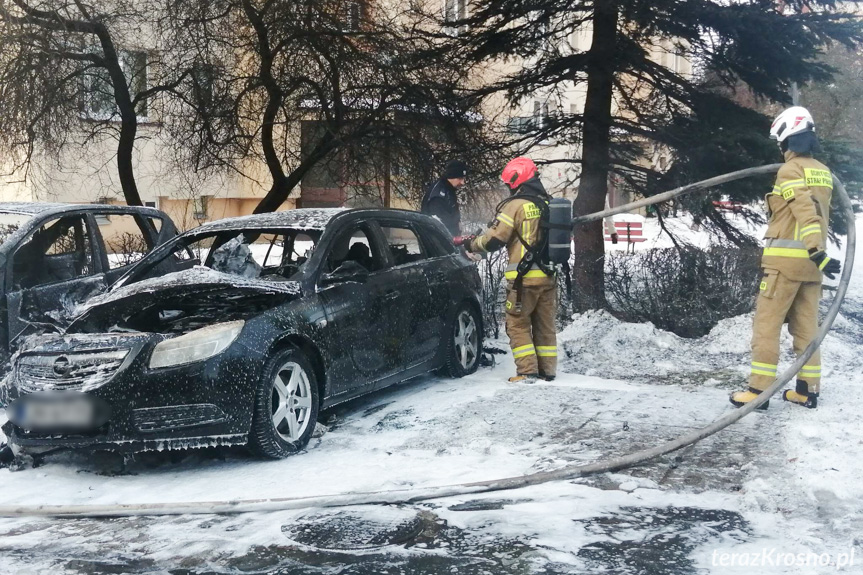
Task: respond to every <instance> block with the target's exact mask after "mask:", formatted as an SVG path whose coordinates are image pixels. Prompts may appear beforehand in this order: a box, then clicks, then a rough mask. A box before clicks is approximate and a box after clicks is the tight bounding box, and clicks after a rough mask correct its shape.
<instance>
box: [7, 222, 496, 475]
mask: <svg viewBox="0 0 863 575" xmlns="http://www.w3.org/2000/svg"><path fill="white" fill-rule="evenodd" d="M168 258H192V261H193V262H194V266H193V267H191V268H190V269H187V270H184V271H180V272H176V273H171V274H168V275H165V276H162V277H160V278H156V279H143V280H142V279H141V278H142V277H144V276H146V275H148V274H150V273H151V271H152V270H153V269H154V268H156V267H158V266H159V265H162V263H163V262H164V261H165V260H166V259H168ZM479 291H480V279H479V275H478V273H477V271H476V269H475V267H474V266H473V265H472V264H471V262H470V261H468V260H467V259H466V258H465V257H464V256H463V255H461V253H460V252H459V251H458V250H457V249H456V248H455V247H454V246H453V244H452V241H451V239H450V237H449V236H448V235H447V232H446V229H445V228H444V227H443V226H442V224H441V223H440V222H439V221H437V220H435V219H432V218H429V217H427V216H424V215H422V214H419V213H416V212H408V211H400V210H375V209H356V210H339V209H317V210H316V209H297V210H290V211H286V212H277V213H273V214H263V215H257V216H247V217H240V218H232V219H226V220H221V221H218V222H213V223H209V224H205V225H203V226H201V227H200V228H197V229H195V230H193V231H190V232H187V233H185V234H182V235H180V236H178V237H177V238H176V239H174V240H172V241H169V242H168V243H167V244H165V245H163V246H160V247H159V248H157V249H156V250H155V251H154V252H153V253H152V254H151V255H149V256H147V257H146V258H145V259H144V260H142V261H141V262H139V263H138V264H137V265H136V266H135V267H134V268H133V269H132V270H130V271H129V273H128V274H127V275H126V276H124V277H122V278H120V279H119V280H118V281H117V283H116V284H115V285H114V286H113V287H112V289H111V290H110V291H109V292H108V293H106V294H103V295H101V296H98V297H96V298H94V299H92V300H91V301H89V302H88V303H87V306H88V307H87V309H86V311H85V312H84V313H83V314H82V315H81V316H80V317H78V318H77V319H76V320H75V322H74V323H73V324H72V325H71V326H70V327H69V330H68V331H67V333H66V334H65V335H63V336H52V337H48V336H46V337H42V338H41V339H39V340H38V341H34V342H33V343H32V345H31V346H29V347H27V348H26V349H24V350H22V352H21V353H20V354H19V355H18V357H17V358H16V360H15V362H14V365H13V373H12V377H11V387H10V395H11V399H12V401H11V403H10V407H9V409H8V410H7V414H8V416H9V422H7V424H6V425H4V427H3V431H4V432H5V433H6V435H7V436H8V437H9V440H10V443H11V444H12V445H13V447H16V448H18V449H23V450H30V451H37V450H47V449H54V448H63V447H67V448H92V449H103V448H107V449H114V450H121V451H140V450H149V449H165V448H169V449H170V448H185V447H200V446H212V445H248V446H249V447H250V448H251V449H252V450H253V451H254V452H255V453H257V454H259V455H262V456H265V457H270V458H282V457H285V456H288V455H290V454H292V453H296V452H297V451H299V450H301V449H302V448H303V447H304V446H305V445H306V444H307V443H308V441H309V438H310V437H311V435H312V433H313V431H314V428H315V425H316V422H317V419H318V414H319V413H320V410H324V409H327V408H329V407H332V406H334V405H336V404H338V403H340V402H344V401H347V400H349V399H352V398H355V397H357V396H360V395H362V394H366V393H369V392H372V391H375V390H378V389H381V388H383V387H386V386H389V385H392V384H394V383H398V382H401V381H404V380H407V379H409V378H412V377H415V376H419V375H421V374H424V373H427V372H430V371H433V370H440V371H441V372H446V373H447V374H449V375H450V376H453V377H460V376H464V375H466V374H469V373H472V372H474V371H475V370H476V369H477V365H478V361H479V355H480V351H481V344H482V325H481V322H482V319H481V317H482V316H481V314H480V297H479Z"/></svg>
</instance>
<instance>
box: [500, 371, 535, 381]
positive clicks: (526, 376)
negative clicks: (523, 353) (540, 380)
mask: <svg viewBox="0 0 863 575" xmlns="http://www.w3.org/2000/svg"><path fill="white" fill-rule="evenodd" d="M507 381H509V382H510V383H536V374H535V373H519V374H518V375H515V376H513V377H511V378H509V379H508V380H507Z"/></svg>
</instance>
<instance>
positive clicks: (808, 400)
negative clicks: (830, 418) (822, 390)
mask: <svg viewBox="0 0 863 575" xmlns="http://www.w3.org/2000/svg"><path fill="white" fill-rule="evenodd" d="M782 399H784V400H785V401H788V402H790V403H796V404H797V405H802V406H803V407H808V408H809V409H815V408H816V407H818V394H817V393H809V385H808V384H807V383H806V382H805V381H803V380H802V379H798V380H797V388H796V389H795V390H794V391H792V390H790V389H786V390H785V391H783V392H782Z"/></svg>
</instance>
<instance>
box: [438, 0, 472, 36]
mask: <svg viewBox="0 0 863 575" xmlns="http://www.w3.org/2000/svg"><path fill="white" fill-rule="evenodd" d="M467 3H468V0H444V6H443V21H444V22H445V23H446V24H450V25H449V26H446V27H445V28H444V32H446V33H447V34H451V35H453V36H455V35H457V34H458V33H459V32H460V31H464V29H465V27H464V26H452V25H451V24H453V23H455V22H459V21H462V20H465V19H466V18H467Z"/></svg>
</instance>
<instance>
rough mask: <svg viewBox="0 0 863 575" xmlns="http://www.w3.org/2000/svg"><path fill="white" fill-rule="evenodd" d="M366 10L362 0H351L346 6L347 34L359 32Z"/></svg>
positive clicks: (345, 28)
mask: <svg viewBox="0 0 863 575" xmlns="http://www.w3.org/2000/svg"><path fill="white" fill-rule="evenodd" d="M364 12H365V10H364V7H363V2H362V1H361V0H349V1H348V3H347V5H346V6H345V27H344V30H345V32H359V30H360V24H361V23H362V21H363V16H364V15H365V14H364Z"/></svg>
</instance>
